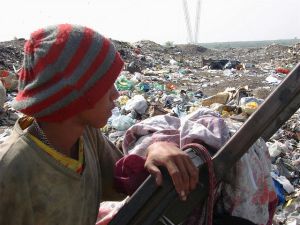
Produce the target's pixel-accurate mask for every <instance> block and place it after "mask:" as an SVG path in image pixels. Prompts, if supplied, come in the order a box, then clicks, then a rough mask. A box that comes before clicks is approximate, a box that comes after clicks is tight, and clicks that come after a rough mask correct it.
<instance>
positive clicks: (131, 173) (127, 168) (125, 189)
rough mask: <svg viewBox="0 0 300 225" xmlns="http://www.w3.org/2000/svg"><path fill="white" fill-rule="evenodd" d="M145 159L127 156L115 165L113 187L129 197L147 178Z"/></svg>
mask: <svg viewBox="0 0 300 225" xmlns="http://www.w3.org/2000/svg"><path fill="white" fill-rule="evenodd" d="M145 161H146V160H145V159H144V158H143V157H141V156H138V155H134V154H132V155H127V156H124V157H123V158H121V159H120V160H118V161H117V162H116V164H115V171H114V172H115V186H116V189H117V190H118V191H119V192H121V193H124V194H127V195H131V194H133V192H134V191H135V190H136V189H137V188H138V187H139V186H140V185H141V184H142V183H143V181H144V180H145V179H146V178H147V177H148V176H149V172H148V171H147V170H146V169H145V167H144V164H145Z"/></svg>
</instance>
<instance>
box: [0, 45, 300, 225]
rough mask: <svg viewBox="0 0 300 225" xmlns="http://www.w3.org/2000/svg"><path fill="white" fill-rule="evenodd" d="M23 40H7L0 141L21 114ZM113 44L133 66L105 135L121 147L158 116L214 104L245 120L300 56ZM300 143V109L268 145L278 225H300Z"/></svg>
mask: <svg viewBox="0 0 300 225" xmlns="http://www.w3.org/2000/svg"><path fill="white" fill-rule="evenodd" d="M24 41H25V40H24V39H16V40H14V41H9V42H2V43H0V143H1V142H3V141H4V140H5V138H6V137H7V136H8V135H10V128H11V127H12V126H13V124H14V122H15V121H16V120H17V118H19V117H20V116H22V115H21V114H20V113H17V112H16V111H15V110H14V109H13V108H11V102H12V100H13V99H14V97H15V94H16V91H17V85H18V83H17V79H18V77H17V71H18V69H19V68H20V66H21V63H22V61H21V60H22V58H23V56H22V54H23V45H24ZM113 42H114V44H115V46H116V48H117V49H118V51H119V53H120V54H121V56H122V58H123V59H124V60H125V62H126V66H125V70H124V71H123V72H122V73H121V74H120V76H119V78H118V79H117V80H116V83H115V85H116V87H117V89H118V91H119V94H120V97H119V98H118V99H117V100H116V106H117V107H116V108H114V109H113V112H112V116H111V118H110V119H109V120H108V123H107V125H106V126H105V127H103V128H102V132H103V133H104V134H105V135H106V136H107V137H108V138H109V139H110V140H111V141H112V142H113V143H115V144H116V145H117V146H118V147H119V148H120V150H122V148H123V147H122V146H123V145H122V142H123V140H124V135H125V133H126V130H128V129H129V128H130V127H132V126H133V125H135V124H136V123H138V122H140V121H143V120H145V119H147V118H149V117H153V116H157V115H169V116H173V117H178V119H180V118H183V117H184V116H186V115H191V113H194V112H196V111H197V110H198V109H199V108H201V107H209V108H210V110H213V111H214V112H215V113H217V114H218V115H219V116H220V117H223V118H224V119H226V120H230V121H231V122H230V123H231V124H241V123H243V122H245V121H246V120H247V119H248V118H249V116H251V114H252V113H253V112H254V111H255V110H256V109H257V108H258V107H259V106H260V105H261V104H262V103H263V102H264V100H265V99H266V98H267V97H268V95H269V94H270V93H271V92H272V90H274V89H275V88H276V87H277V85H278V84H280V83H281V81H282V80H283V79H284V78H285V77H286V76H288V75H287V74H288V73H289V72H290V71H291V70H292V69H293V67H294V66H295V65H296V64H297V63H298V62H299V59H300V43H298V44H296V45H294V46H283V45H279V44H272V45H269V46H265V47H259V48H230V49H208V48H204V47H202V46H198V45H191V44H189V45H172V46H162V45H159V44H157V43H154V42H152V41H146V40H144V41H139V42H136V43H127V42H121V41H117V40H113ZM299 141H300V111H299V110H298V111H297V112H296V113H295V114H294V115H293V116H292V117H291V118H290V120H289V121H287V122H286V123H285V124H284V125H283V126H282V127H281V129H280V130H278V131H277V132H276V133H275V134H274V135H273V137H271V138H270V140H268V142H267V148H268V152H269V154H270V157H271V161H272V167H271V169H272V172H271V176H272V180H273V183H274V187H275V190H276V194H277V197H278V200H279V202H278V205H277V208H276V213H275V216H274V219H273V224H274V225H283V224H289V225H291V224H300V214H299V212H300V200H299V199H300V197H299V195H300V142H299ZM251 185H252V186H253V188H254V187H255V183H253V182H252V183H251ZM253 190H254V189H253Z"/></svg>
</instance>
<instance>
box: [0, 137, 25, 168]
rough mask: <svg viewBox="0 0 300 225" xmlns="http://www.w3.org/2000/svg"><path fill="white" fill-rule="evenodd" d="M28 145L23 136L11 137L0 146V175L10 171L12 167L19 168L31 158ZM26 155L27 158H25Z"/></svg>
mask: <svg viewBox="0 0 300 225" xmlns="http://www.w3.org/2000/svg"><path fill="white" fill-rule="evenodd" d="M27 148H28V145H27V144H26V142H25V141H24V140H23V138H22V135H21V136H20V135H15V134H12V135H10V136H9V137H8V138H7V139H6V140H5V141H4V142H3V143H1V144H0V173H2V172H4V171H5V170H10V169H11V168H12V167H19V166H20V165H21V164H23V163H26V161H27V160H26V159H28V158H30V156H28V152H29V151H27V150H26V149H27ZM25 155H26V156H25Z"/></svg>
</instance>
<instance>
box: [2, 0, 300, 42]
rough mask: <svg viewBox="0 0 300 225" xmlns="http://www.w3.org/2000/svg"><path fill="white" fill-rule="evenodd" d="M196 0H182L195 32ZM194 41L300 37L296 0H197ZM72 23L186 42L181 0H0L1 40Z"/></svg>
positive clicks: (121, 35) (129, 37)
mask: <svg viewBox="0 0 300 225" xmlns="http://www.w3.org/2000/svg"><path fill="white" fill-rule="evenodd" d="M197 1H198V0H187V2H188V7H189V16H190V19H191V25H192V29H193V31H192V32H194V29H195V20H196V15H195V14H196V5H197ZM199 22H200V23H199V36H198V40H199V42H224V41H251V40H267V39H268V40H269V39H290V38H295V37H298V38H300V0H201V13H200V21H199ZM55 23H76V24H82V25H86V26H89V27H91V28H94V29H96V30H97V31H99V32H100V33H102V34H104V35H105V36H107V37H111V38H113V39H116V40H120V41H128V42H135V41H139V40H145V39H146V40H152V41H155V42H157V43H160V44H164V43H165V42H167V41H171V42H174V43H187V41H188V34H187V28H186V22H185V17H184V10H183V1H182V0H48V1H43V0H3V1H2V2H1V13H0V25H1V34H0V41H6V40H11V39H13V38H14V37H17V38H21V37H24V38H28V37H29V34H30V33H31V32H32V31H34V30H36V29H38V28H40V27H43V26H45V25H51V24H55Z"/></svg>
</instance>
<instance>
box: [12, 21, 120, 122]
mask: <svg viewBox="0 0 300 225" xmlns="http://www.w3.org/2000/svg"><path fill="white" fill-rule="evenodd" d="M24 54H25V55H24V63H23V67H22V69H21V70H20V73H19V92H18V95H17V97H16V98H15V101H14V102H13V107H14V108H15V109H16V110H19V111H21V112H22V113H24V114H26V115H29V116H33V117H35V118H36V119H38V120H40V121H48V122H59V121H63V120H65V119H67V118H70V117H72V116H74V115H75V114H77V113H79V112H81V111H83V110H85V109H88V108H91V107H92V106H93V105H94V104H95V103H96V102H97V101H98V100H100V99H101V97H103V96H104V95H105V93H106V92H107V91H108V90H109V88H111V86H112V85H113V83H114V81H115V80H116V78H117V77H118V75H119V73H120V72H121V70H122V68H123V65H124V62H123V61H122V59H121V57H120V55H119V53H118V52H117V51H116V49H115V47H114V46H113V44H112V43H111V42H110V41H109V40H108V39H106V38H105V37H103V36H102V35H100V34H99V33H97V32H95V31H94V30H92V29H90V28H87V27H83V26H78V25H70V24H60V25H56V26H51V27H47V28H44V29H40V30H38V31H36V32H34V33H32V34H31V37H30V39H29V40H28V41H27V42H26V43H25V46H24Z"/></svg>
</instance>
